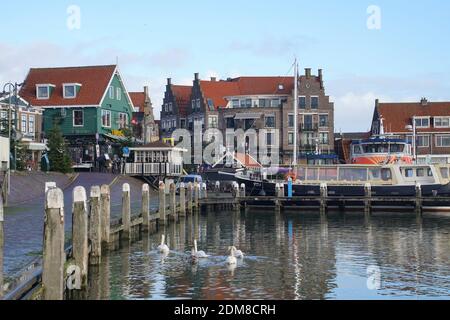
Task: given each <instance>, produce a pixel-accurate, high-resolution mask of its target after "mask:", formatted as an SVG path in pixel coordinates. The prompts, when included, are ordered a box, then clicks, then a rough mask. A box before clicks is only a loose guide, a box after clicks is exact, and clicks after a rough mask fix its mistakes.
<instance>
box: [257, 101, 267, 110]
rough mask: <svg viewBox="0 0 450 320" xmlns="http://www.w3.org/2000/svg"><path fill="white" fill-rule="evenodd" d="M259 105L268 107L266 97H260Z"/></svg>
mask: <svg viewBox="0 0 450 320" xmlns="http://www.w3.org/2000/svg"><path fill="white" fill-rule="evenodd" d="M259 107H260V108H265V107H267V104H266V99H259Z"/></svg>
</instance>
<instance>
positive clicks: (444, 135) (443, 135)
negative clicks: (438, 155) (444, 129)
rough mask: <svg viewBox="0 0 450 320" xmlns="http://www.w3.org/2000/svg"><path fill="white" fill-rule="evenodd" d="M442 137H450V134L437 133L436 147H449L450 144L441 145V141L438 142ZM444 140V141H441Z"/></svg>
mask: <svg viewBox="0 0 450 320" xmlns="http://www.w3.org/2000/svg"><path fill="white" fill-rule="evenodd" d="M442 137H446V138H447V137H448V138H449V139H450V134H438V135H436V138H435V139H436V141H435V142H436V148H449V147H450V144H449V145H448V146H442V145H439V143H438V140H439V138H441V139H442ZM441 142H442V141H441Z"/></svg>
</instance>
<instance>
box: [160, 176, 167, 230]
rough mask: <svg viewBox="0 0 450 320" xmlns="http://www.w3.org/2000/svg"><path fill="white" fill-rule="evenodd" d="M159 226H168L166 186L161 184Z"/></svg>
mask: <svg viewBox="0 0 450 320" xmlns="http://www.w3.org/2000/svg"><path fill="white" fill-rule="evenodd" d="M159 224H160V225H165V224H166V185H165V184H164V182H162V181H161V182H160V183H159Z"/></svg>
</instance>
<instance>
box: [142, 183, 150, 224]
mask: <svg viewBox="0 0 450 320" xmlns="http://www.w3.org/2000/svg"><path fill="white" fill-rule="evenodd" d="M141 213H142V221H143V222H142V231H144V232H149V231H150V186H149V185H148V184H144V185H143V186H142V208H141Z"/></svg>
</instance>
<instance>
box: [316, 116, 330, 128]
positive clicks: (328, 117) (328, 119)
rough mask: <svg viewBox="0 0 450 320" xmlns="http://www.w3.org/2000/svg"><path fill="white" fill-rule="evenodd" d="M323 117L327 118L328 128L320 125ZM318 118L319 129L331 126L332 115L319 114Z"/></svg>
mask: <svg viewBox="0 0 450 320" xmlns="http://www.w3.org/2000/svg"><path fill="white" fill-rule="evenodd" d="M321 116H326V117H327V125H326V126H322V125H320V117H321ZM318 118H319V127H320V128H328V127H329V126H330V115H329V114H328V113H319V116H318Z"/></svg>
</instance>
